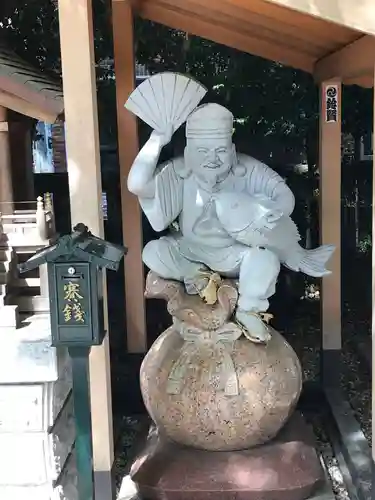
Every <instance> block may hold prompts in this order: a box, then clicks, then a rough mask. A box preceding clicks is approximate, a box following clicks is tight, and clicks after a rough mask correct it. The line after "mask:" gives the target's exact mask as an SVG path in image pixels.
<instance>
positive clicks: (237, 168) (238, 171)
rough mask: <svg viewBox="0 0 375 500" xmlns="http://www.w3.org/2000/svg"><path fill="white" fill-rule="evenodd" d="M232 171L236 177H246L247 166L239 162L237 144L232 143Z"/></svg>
mask: <svg viewBox="0 0 375 500" xmlns="http://www.w3.org/2000/svg"><path fill="white" fill-rule="evenodd" d="M232 172H233V173H234V175H235V176H236V177H244V175H245V174H246V167H245V166H244V165H241V164H240V163H239V162H238V156H237V151H236V145H235V144H232Z"/></svg>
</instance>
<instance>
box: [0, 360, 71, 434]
mask: <svg viewBox="0 0 375 500" xmlns="http://www.w3.org/2000/svg"><path fill="white" fill-rule="evenodd" d="M71 388H72V373H71V366H70V360H69V359H67V363H66V364H65V366H64V365H63V369H62V370H60V377H59V379H58V380H57V381H56V382H47V383H44V384H43V383H40V384H23V385H10V384H9V385H0V415H1V419H0V434H1V433H3V432H39V431H47V430H48V429H50V428H51V427H52V426H53V424H54V422H55V420H56V418H57V416H58V415H59V413H60V411H61V409H62V407H63V405H64V403H65V401H66V399H67V397H68V395H69V393H70V392H71Z"/></svg>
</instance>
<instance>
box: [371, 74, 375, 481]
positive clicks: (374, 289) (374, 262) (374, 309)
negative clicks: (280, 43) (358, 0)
mask: <svg viewBox="0 0 375 500" xmlns="http://www.w3.org/2000/svg"><path fill="white" fill-rule="evenodd" d="M374 90H375V66H374ZM374 139H375V92H374V105H373V129H372V154H373V156H372V358H371V364H372V413H371V415H374V413H375V364H374V357H375V140H374ZM371 451H372V466H373V476H372V477H375V475H374V474H375V419H374V417H372V448H371Z"/></svg>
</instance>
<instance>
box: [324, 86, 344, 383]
mask: <svg viewBox="0 0 375 500" xmlns="http://www.w3.org/2000/svg"><path fill="white" fill-rule="evenodd" d="M329 89H331V92H328V90H329ZM332 89H333V90H335V91H336V93H337V95H336V98H333V97H334V96H331V97H330V94H331V93H332V92H333V90H332ZM330 98H331V99H333V101H331V103H333V106H334V105H335V104H336V109H337V112H336V114H334V113H333V114H331V115H328V114H327V105H328V106H329V104H330V103H329V101H328V99H330ZM320 100H321V105H320V143H319V171H320V233H321V234H320V236H321V243H322V244H323V245H324V244H333V245H335V246H336V250H335V253H334V254H333V256H332V258H331V261H330V264H329V268H330V270H331V271H332V274H331V275H328V276H325V277H324V278H323V279H322V283H321V315H322V316H321V325H322V352H321V358H322V378H323V383H324V384H327V385H335V384H339V380H340V363H339V360H340V354H341V82H340V81H338V80H334V81H330V82H324V83H322V85H321V88H320ZM330 119H332V121H329V120H330Z"/></svg>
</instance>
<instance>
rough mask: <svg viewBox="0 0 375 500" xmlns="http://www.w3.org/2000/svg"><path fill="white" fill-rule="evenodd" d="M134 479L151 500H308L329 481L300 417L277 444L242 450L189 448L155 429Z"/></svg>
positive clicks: (134, 469)
mask: <svg viewBox="0 0 375 500" xmlns="http://www.w3.org/2000/svg"><path fill="white" fill-rule="evenodd" d="M131 477H132V479H133V481H134V483H135V484H136V486H137V488H138V491H139V494H140V497H141V498H142V499H145V500H305V499H307V498H309V497H310V496H311V495H312V494H313V493H314V492H315V491H316V489H317V488H319V487H320V486H321V484H322V483H323V482H324V473H323V470H322V468H321V465H320V461H319V458H318V456H317V454H316V451H315V446H314V437H313V435H312V432H311V430H310V429H309V427H308V426H307V425H306V424H305V422H304V420H303V419H302V417H301V416H300V414H298V413H295V415H294V416H293V417H292V418H291V419H290V421H289V423H288V424H287V425H286V427H285V428H284V429H283V430H282V431H281V433H280V434H279V436H278V437H277V438H276V439H274V440H273V441H272V442H270V443H267V444H265V445H262V446H259V447H257V448H252V449H250V450H243V451H236V452H210V451H200V450H195V449H192V448H185V447H182V446H179V445H177V444H174V443H171V442H168V441H167V440H165V439H164V438H162V437H160V436H158V433H157V431H156V430H154V431H151V432H150V434H149V436H148V438H147V442H146V445H145V447H144V449H143V452H142V453H141V454H139V455H138V457H137V458H136V460H135V461H134V463H133V466H132V468H131Z"/></svg>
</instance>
